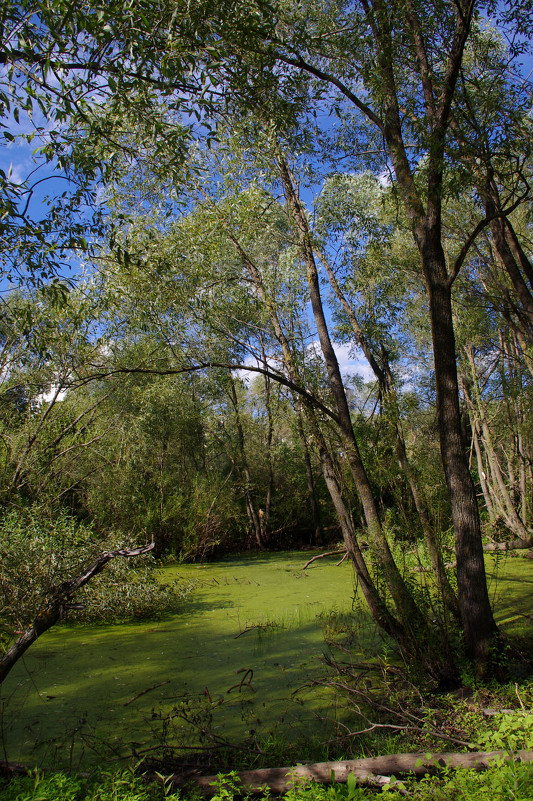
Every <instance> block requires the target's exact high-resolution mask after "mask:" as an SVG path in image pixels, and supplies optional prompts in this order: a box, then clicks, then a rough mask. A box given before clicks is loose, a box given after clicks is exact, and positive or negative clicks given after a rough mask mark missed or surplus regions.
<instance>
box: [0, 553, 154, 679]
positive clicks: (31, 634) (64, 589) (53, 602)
mask: <svg viewBox="0 0 533 801" xmlns="http://www.w3.org/2000/svg"><path fill="white" fill-rule="evenodd" d="M153 548H154V543H153V542H151V543H150V544H149V545H141V546H139V547H138V548H119V549H118V550H116V551H104V552H103V553H101V554H100V556H98V557H97V558H96V560H95V561H94V562H93V564H92V565H91V566H90V567H88V568H87V569H86V570H85V571H84V572H83V573H80V575H79V576H76V577H75V578H73V579H70V581H65V582H63V584H61V586H60V587H59V588H58V589H56V590H55V592H54V593H52V596H51V597H50V598H49V599H48V601H46V603H45V605H44V606H43V608H42V609H41V611H40V612H38V613H37V615H36V617H35V620H34V621H33V623H32V624H31V626H29V627H28V628H27V629H26V631H25V632H24V633H23V634H22V635H21V636H20V637H19V638H18V640H16V642H14V643H13V645H12V646H11V648H8V650H7V651H6V652H5V654H3V655H2V657H0V684H2V682H3V681H4V679H5V678H6V676H7V675H8V674H9V672H10V671H11V669H12V668H13V667H14V666H15V665H16V663H17V662H18V660H19V659H20V658H21V657H22V656H23V655H24V654H25V653H26V651H27V650H28V648H29V647H30V645H33V643H34V642H35V640H37V639H38V638H39V637H40V636H41V634H44V632H45V631H48V629H50V628H52V626H54V625H55V624H56V623H57V622H58V621H59V620H61V619H62V618H63V617H64V615H65V613H66V611H67V608H68V604H69V602H70V600H71V598H72V596H73V595H74V594H75V593H76V592H77V591H78V590H80V589H81V588H82V587H83V586H85V584H87V583H88V582H89V581H90V580H91V579H92V578H94V576H96V575H97V574H98V573H100V572H101V571H102V570H103V569H104V567H105V566H106V565H107V563H108V562H110V561H111V560H112V559H115V557H117V556H124V557H125V558H127V559H129V558H131V557H133V556H141V555H142V554H145V553H148V552H149V551H151V550H152V549H153Z"/></svg>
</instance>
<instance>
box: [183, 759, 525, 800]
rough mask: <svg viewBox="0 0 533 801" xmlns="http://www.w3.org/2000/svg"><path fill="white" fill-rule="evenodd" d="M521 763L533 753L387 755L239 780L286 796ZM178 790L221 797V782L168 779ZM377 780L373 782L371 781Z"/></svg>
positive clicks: (262, 771)
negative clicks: (302, 788)
mask: <svg viewBox="0 0 533 801" xmlns="http://www.w3.org/2000/svg"><path fill="white" fill-rule="evenodd" d="M512 759H519V760H520V762H522V763H531V762H533V751H519V752H518V753H517V754H515V755H513V756H510V755H509V754H508V752H507V751H474V752H471V753H468V754H460V753H454V752H448V753H441V754H427V753H425V752H420V753H415V754H388V755H387V756H378V757H368V758H365V759H351V760H346V761H342V762H314V763H313V762H311V763H308V764H306V765H296V766H290V767H283V768H259V769H257V770H245V771H241V772H240V773H239V774H238V779H239V781H240V783H241V784H242V788H243V790H244V791H245V792H248V793H249V792H252V793H259V792H262V791H263V789H264V787H265V786H266V787H269V788H270V789H271V790H272V791H273V792H274V793H286V792H288V791H289V790H290V789H291V788H293V787H294V786H295V784H297V783H298V782H299V781H314V782H319V783H320V784H328V783H329V782H333V781H335V782H341V783H345V782H346V781H347V780H348V776H350V774H352V775H353V776H355V778H356V780H357V783H358V784H362V785H372V784H373V785H374V786H378V785H379V784H386V783H388V782H383V781H382V782H379V781H378V782H376V781H375V780H376V779H377V778H378V777H380V778H381V777H384V776H391V775H394V776H396V775H404V774H410V775H413V776H417V777H422V776H427V775H428V774H432V773H435V772H436V771H439V770H442V769H446V768H464V769H466V770H486V769H487V768H489V767H490V766H491V764H494V763H496V764H498V763H499V762H500V761H501V760H504V761H505V760H512ZM169 779H170V782H171V783H172V785H173V786H175V787H185V786H187V784H188V783H189V782H191V781H192V782H193V783H194V784H196V785H197V786H198V787H200V788H201V789H202V790H203V792H204V793H205V794H206V795H210V796H211V795H215V794H216V793H218V792H219V791H218V789H217V788H218V786H219V785H220V780H219V778H218V777H217V776H195V777H191V778H189V777H184V776H179V775H176V774H175V775H174V776H171V777H169ZM373 779H374V781H372V780H373Z"/></svg>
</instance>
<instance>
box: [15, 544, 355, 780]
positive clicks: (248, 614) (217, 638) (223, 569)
mask: <svg viewBox="0 0 533 801" xmlns="http://www.w3.org/2000/svg"><path fill="white" fill-rule="evenodd" d="M308 558H309V554H307V553H284V554H273V555H271V554H269V555H267V556H263V555H255V556H246V557H240V558H232V559H228V560H224V561H219V562H215V563H212V564H208V565H180V566H173V567H167V568H165V569H163V570H162V571H161V573H162V580H163V581H167V582H170V581H173V580H174V579H177V580H178V581H180V580H183V581H185V582H189V581H192V582H195V583H196V582H197V586H196V589H194V590H193V592H192V593H191V595H190V596H189V597H188V598H187V599H185V600H184V601H182V602H181V603H180V604H179V608H178V609H177V613H176V614H175V615H172V616H167V617H165V618H164V619H162V620H159V621H148V622H140V623H128V624H125V623H123V624H120V625H107V626H66V625H63V626H59V627H57V628H56V629H52V630H50V631H49V632H47V633H46V634H45V635H44V636H43V637H42V638H41V639H40V640H39V641H38V642H37V643H36V644H35V645H34V646H32V648H31V649H30V650H29V651H28V653H27V655H26V658H25V659H24V662H23V663H22V662H21V663H19V664H18V665H17V666H16V667H15V669H14V670H13V672H12V674H11V675H10V677H9V680H8V681H6V682H5V684H4V687H3V688H2V702H3V721H2V724H3V725H2V739H3V743H4V745H5V754H4V758H5V757H6V756H7V758H9V759H10V760H11V761H22V762H29V763H34V764H39V763H40V764H44V765H49V764H50V763H54V764H61V765H65V766H66V767H69V762H70V763H72V766H73V767H75V768H78V767H79V766H80V759H81V760H82V761H81V767H82V768H83V766H84V765H85V764H90V763H91V762H94V761H95V759H98V758H99V756H98V755H99V754H100V753H101V749H103V751H107V752H108V754H109V752H111V754H112V753H113V752H114V751H116V753H117V755H126V754H129V755H131V754H132V751H135V752H136V753H142V752H143V750H144V749H146V748H150V747H154V746H157V745H158V744H159V743H160V742H161V737H162V731H163V728H164V726H163V724H162V721H161V719H160V717H159V716H161V715H163V716H165V715H166V714H168V713H169V712H171V711H172V710H173V709H174V708H176V707H177V708H178V709H180V710H182V709H185V707H184V704H186V705H187V708H188V713H187V714H189V715H191V716H196V719H197V722H198V723H199V725H200V726H201V725H203V724H204V723H206V722H209V725H210V727H211V728H212V730H213V731H214V732H215V733H216V734H219V735H220V736H221V737H224V738H226V737H227V738H228V739H230V740H232V741H236V742H240V741H243V740H245V739H246V738H247V737H250V736H251V737H253V736H255V735H257V736H258V737H259V738H262V737H264V736H268V735H269V734H270V733H272V736H273V737H274V738H276V737H278V731H279V730H281V728H282V729H283V737H284V740H285V741H287V739H288V740H289V741H291V740H292V739H294V740H297V739H301V738H302V737H304V736H305V732H306V730H307V731H309V730H310V727H311V726H312V727H313V728H314V729H315V730H316V729H317V727H319V726H320V724H319V722H318V721H317V720H316V716H315V713H320V714H323V715H328V716H332V717H335V714H336V710H335V703H334V700H333V699H332V697H331V696H330V697H328V693H327V692H322V693H320V692H319V691H317V690H316V688H315V689H314V690H312V691H311V690H310V689H309V688H306V687H304V685H306V684H308V683H309V682H311V681H312V680H313V678H316V677H318V676H320V675H321V674H323V673H324V665H323V663H322V662H321V661H320V657H321V654H322V653H323V652H324V651H325V650H326V646H325V644H324V636H323V630H324V624H325V622H326V625H327V619H328V616H329V615H331V614H332V613H333V614H334V616H338V615H341V616H342V614H343V613H346V614H348V613H350V612H351V609H352V603H353V597H354V576H353V570H352V567H351V565H350V564H349V563H348V562H345V563H343V564H342V565H340V566H339V567H335V561H337V560H332V559H323V560H321V561H320V562H319V564H318V565H312V566H311V567H310V568H309V569H308V570H306V571H302V569H301V568H302V566H303V565H304V564H305V561H306V560H307V559H308ZM365 628H366V629H367V630H368V627H367V626H365ZM239 635H240V636H239ZM241 682H242V684H241ZM158 684H160V685H161V686H159V687H155V685H158ZM239 685H240V686H239ZM148 688H154V689H150V690H149V691H148V692H144V694H142V693H143V691H145V690H148ZM232 688H233V689H232ZM300 688H301V689H300ZM136 696H138V697H137V698H136ZM131 699H135V700H131ZM128 702H130V703H128ZM210 715H212V719H211V720H208V716H210ZM171 730H172V731H167V733H166V735H165V736H166V737H172V738H173V742H174V744H175V743H176V742H179V741H181V744H185V745H188V746H192V745H194V744H195V742H197V741H198V737H197V734H196V732H195V731H194V729H193V728H191V727H189V726H187V725H186V724H184V723H183V722H182V721H180V720H178V719H175V720H174V722H173V724H172V726H171ZM176 731H177V734H176ZM176 738H177V739H176ZM1 747H2V746H1V745H0V748H1ZM94 748H96V749H97V751H96V752H95V751H94V750H93V749H94ZM0 758H1V757H0Z"/></svg>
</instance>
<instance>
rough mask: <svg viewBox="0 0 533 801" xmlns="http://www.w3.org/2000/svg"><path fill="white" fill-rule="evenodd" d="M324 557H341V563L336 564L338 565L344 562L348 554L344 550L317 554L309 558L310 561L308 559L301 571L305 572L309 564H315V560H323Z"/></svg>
mask: <svg viewBox="0 0 533 801" xmlns="http://www.w3.org/2000/svg"><path fill="white" fill-rule="evenodd" d="M325 556H342V559H341V561H340V562H339V563H338V564H339V565H340V564H341V562H344V560H345V559H346V557H347V556H348V552H347V551H346V549H345V548H343V549H342V550H337V551H326V553H319V554H317V555H316V556H313V557H311V559H308V560H307V562H306V563H305V565H304V566H303V567H302V570H305V569H306V568H307V567H309V565H310V564H312V563H313V562H316V560H317V559H324V557H325Z"/></svg>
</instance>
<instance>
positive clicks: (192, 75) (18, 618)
mask: <svg viewBox="0 0 533 801" xmlns="http://www.w3.org/2000/svg"><path fill="white" fill-rule="evenodd" d="M1 13H2V18H1V22H2V27H1V32H2V50H1V53H0V60H1V63H2V72H1V76H0V82H1V83H0V102H1V103H2V113H3V117H2V126H3V138H4V140H5V141H4V144H5V147H6V152H7V151H8V152H9V153H15V152H16V147H17V143H18V142H24V143H26V146H27V145H28V143H31V147H33V148H35V150H34V154H33V156H32V159H33V161H34V163H35V167H33V166H32V171H31V172H30V174H28V175H27V176H26V175H22V173H21V169H20V168H19V167H18V166H17V169H15V170H11V171H10V170H9V169H6V170H3V171H2V172H0V181H1V191H2V196H1V203H2V215H1V229H2V239H3V244H2V256H1V258H2V264H3V270H4V273H3V274H4V276H5V280H6V281H8V282H9V283H8V284H5V286H7V287H8V289H7V290H6V292H5V293H4V296H3V300H2V305H3V308H2V311H3V314H2V323H1V325H2V332H1V360H2V366H1V377H2V394H1V398H0V400H1V408H0V418H1V419H0V425H1V445H0V447H1V457H2V458H1V464H2V472H1V478H0V480H1V486H0V491H1V493H2V505H3V509H4V510H5V516H4V524H3V526H4V528H3V530H4V540H5V544H4V545H3V547H4V549H5V553H6V554H13V553H14V547H13V543H15V542H17V543H19V545H20V548H21V553H23V552H24V550H25V549H26V550H27V549H28V541H29V540H28V538H27V536H26V535H27V532H28V531H33V532H34V534H33V535H32V539H31V541H32V542H34V543H35V542H41V540H40V537H41V538H42V541H43V542H44V545H43V547H46V548H50V547H51V548H52V551H53V553H54V554H56V556H54V558H53V559H52V562H53V563H54V569H53V571H50V569H49V567H47V572H46V575H45V576H40V575H39V568H38V565H39V564H40V563H42V559H41V558H40V557H39V556H38V555H37V556H36V558H35V561H34V562H32V563H31V569H30V570H29V575H30V577H31V582H30V583H31V586H32V591H31V592H30V593H28V594H27V595H25V596H24V599H23V600H24V603H23V602H22V600H21V596H17V599H18V600H16V601H14V598H15V595H14V591H13V588H14V587H17V586H19V587H20V580H19V579H17V572H16V571H17V565H18V566H19V569H20V564H21V559H20V558H19V557H16V558H13V559H12V560H11V563H12V565H13V568H12V570H13V572H12V573H9V574H8V572H7V569H5V568H3V569H4V570H5V572H4V579H3V584H2V586H3V587H6V588H7V591H6V592H5V597H4V599H3V601H2V604H3V611H2V622H3V626H4V628H3V633H2V637H3V644H4V646H5V649H6V650H5V654H4V657H2V664H3V666H4V667H5V668H6V670H9V669H11V666H12V664H11V663H12V661H13V658H18V656H17V655H18V651H17V648H18V647H19V646H20V648H22V645H20V641H19V640H17V637H18V636H19V634H20V632H21V631H22V632H24V631H30V630H31V631H32V632H33V633H32V634H31V636H34V635H35V636H38V634H39V633H40V631H41V629H42V621H41V622H39V623H38V624H37V625H36V623H35V621H36V620H37V618H35V615H36V613H37V610H38V607H39V605H40V603H39V602H38V601H37V600H36V599H38V598H41V597H43V593H44V597H50V594H52V596H53V603H55V604H56V607H54V609H55V612H57V615H58V617H59V616H60V612H59V611H58V610H59V609H60V607H61V610H64V608H65V607H66V601H67V600H68V601H70V594H69V593H70V590H68V592H67V589H68V588H67V589H65V587H63V591H62V592H63V595H61V592H60V594H59V596H58V595H57V592H58V590H57V584H58V580H59V579H62V580H65V578H66V579H70V578H71V576H72V570H74V566H75V565H81V564H82V563H83V564H85V563H86V561H87V559H88V558H89V557H95V555H96V554H97V553H100V552H101V551H102V550H105V552H106V553H107V554H108V555H109V554H112V555H114V554H115V550H109V549H110V548H111V549H113V548H114V549H116V548H117V545H120V546H133V545H136V544H138V543H139V542H140V541H142V542H143V543H144V542H145V541H152V542H153V543H154V549H155V553H156V555H157V556H158V557H168V556H171V557H175V558H181V559H205V558H207V557H210V556H212V555H213V554H217V553H220V552H222V551H227V550H238V549H243V548H257V549H264V548H286V547H287V546H288V545H291V546H292V545H298V546H300V545H310V544H311V545H326V544H328V542H336V541H337V540H339V539H342V542H343V548H344V549H345V550H346V552H347V553H348V555H349V556H350V558H351V559H352V561H353V564H354V568H355V571H356V574H357V578H358V582H359V585H360V587H361V590H362V592H363V593H364V596H365V599H366V601H367V603H368V606H369V608H370V611H371V613H372V616H373V617H374V620H375V621H376V623H377V625H378V626H379V627H380V628H381V629H382V631H383V632H384V633H385V634H386V635H388V636H389V637H390V638H392V640H393V641H395V643H396V644H397V646H398V649H399V651H400V653H401V654H403V656H404V658H405V659H406V660H407V661H408V662H409V661H411V662H412V661H416V662H418V663H419V664H422V665H424V666H425V669H426V670H427V672H428V673H429V674H430V675H431V676H432V678H433V679H434V681H435V682H436V683H437V685H438V686H439V687H441V688H446V687H453V686H456V685H457V684H459V683H460V665H461V664H463V662H464V660H465V659H466V660H470V662H471V664H472V665H473V670H474V672H476V673H477V674H478V675H480V676H490V675H493V674H494V673H497V672H498V671H499V670H500V669H501V654H502V649H503V648H504V642H503V640H502V637H501V633H500V632H499V631H498V629H497V626H496V624H495V622H494V617H493V613H492V609H491V605H490V601H489V596H488V592H487V586H486V578H485V568H484V549H485V550H486V549H493V550H494V549H496V550H497V549H503V550H508V549H512V548H527V547H530V546H531V544H532V542H533V540H532V535H531V515H532V513H533V510H532V497H533V462H532V443H531V437H532V431H531V422H530V420H531V415H530V411H531V410H530V405H531V377H532V373H533V361H532V353H531V341H532V332H533V295H532V292H533V264H532V262H531V217H530V180H531V153H530V147H531V145H530V143H531V83H530V80H529V75H528V68H527V65H528V64H530V60H529V59H530V52H529V47H530V34H531V22H532V20H531V10H530V8H529V6H528V4H526V3H518V4H517V3H513V4H509V5H506V4H490V3H489V4H480V3H475V2H470V1H468V2H466V1H465V0H457V2H449V1H448V0H446V1H443V2H414V1H410V2H408V3H401V4H400V3H386V4H385V3H382V2H381V1H380V0H374V2H366V0H360V2H355V1H354V2H333V3H317V2H309V3H307V2H301V3H291V2H282V3H278V4H276V5H274V6H273V5H270V4H268V3H263V2H220V3H217V4H215V5H214V6H209V7H207V6H206V5H204V4H202V3H201V2H199V3H183V4H182V3H180V2H176V3H161V4H156V5H154V4H153V3H152V2H147V3H143V2H139V1H138V0H137V1H136V2H134V1H133V0H132V2H130V3H129V4H127V5H124V4H122V3H114V2H109V3H105V4H102V5H100V4H98V3H97V2H86V3H82V4H80V3H78V4H76V5H74V4H72V3H70V2H65V0H50V2H41V3H32V2H25V3H6V4H4V7H3V10H2V12H1ZM41 165H42V166H41ZM43 193H44V194H43ZM69 270H70V272H69ZM335 343H337V345H338V344H340V345H342V346H345V347H348V348H350V349H352V351H351V352H352V353H353V354H357V355H359V354H361V353H362V354H364V357H365V359H366V360H367V363H368V365H369V368H370V370H371V374H372V380H367V381H364V380H362V379H361V378H358V377H353V376H351V377H350V376H348V377H347V376H343V375H342V371H341V369H340V367H339V360H338V357H337V352H336V349H335V347H334V344H335ZM251 374H253V376H254V377H251V378H250V377H249V376H250V375H251ZM246 376H248V377H246ZM65 516H66V517H65ZM58 519H62V520H63V523H62V525H61V526H60V527H59V529H58V527H57V526H54V521H57V520H58ZM65 521H66V522H65ZM77 525H78V526H80V525H81V527H82V528H81V529H80V528H78V529H76V526H77ZM69 527H70V528H69ZM54 529H55V531H56V534H55V535H54ZM58 530H61V532H62V534H61V537H60V538H59V540H60V541H59V540H58V537H57V531H58ZM73 530H76V531H78V534H76V536H74V535H72V534H70V535H68V536H66V535H65V532H68V531H71V532H72V531H73ZM81 530H83V532H85V533H84V534H79V531H81ZM87 531H90V534H87ZM16 532H18V533H19V535H20V539H18V540H17V538H16V537H15V533H16ZM36 532H41V534H38V533H36ZM43 532H45V533H43ZM50 532H51V533H50ZM25 536H26V539H25ZM54 536H55V539H56V541H54ZM84 537H85V540H84ZM76 538H78V539H76ZM110 543H112V545H111V544H110ZM39 547H41V546H40V545H39ZM106 549H107V550H106ZM406 549H416V551H417V553H418V554H419V555H420V556H419V567H421V568H422V570H421V571H420V570H419V571H418V572H417V573H416V574H415V573H413V571H412V570H411V569H410V568H408V567H407V565H406V562H405V560H404V559H402V554H404V552H405V551H406ZM130 550H131V548H130ZM37 552H38V548H37V550H36V553H37ZM73 553H74V556H73ZM132 553H133V552H132ZM129 554H130V551H127V553H125V555H129ZM110 558H111V557H110ZM108 561H109V560H108ZM8 563H9V560H8V559H4V560H3V562H2V564H3V565H6V564H8ZM50 563H51V562H50V560H48V561H47V565H49V564H50ZM99 569H100V568H99ZM64 571H66V575H65V572H64ZM69 571H70V572H69ZM426 572H427V575H428V577H430V578H428V580H427V581H426V582H422V583H421V582H420V581H419V579H418V577H419V575H420V574H421V573H422V574H424V575H425V574H426ZM65 586H66V585H65ZM71 589H72V588H71ZM47 593H48V595H47ZM54 593H56V594H55V595H54ZM67 596H68V597H67ZM13 609H16V614H13V612H12V610H13ZM10 610H11V611H10ZM55 612H54V614H55ZM62 613H63V612H62V611H61V614H62ZM56 619H58V618H56ZM32 621H33V623H32ZM26 627H29V628H28V629H26ZM24 636H25V635H24V634H23V635H22V638H24ZM28 636H29V637H30V635H28ZM30 639H31V637H30ZM17 643H19V645H17ZM23 645H24V647H27V643H26V641H24V643H23ZM13 649H14V650H13ZM6 660H7V661H6ZM10 660H11V661H10ZM7 663H9V666H7ZM2 675H4V674H2Z"/></svg>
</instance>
